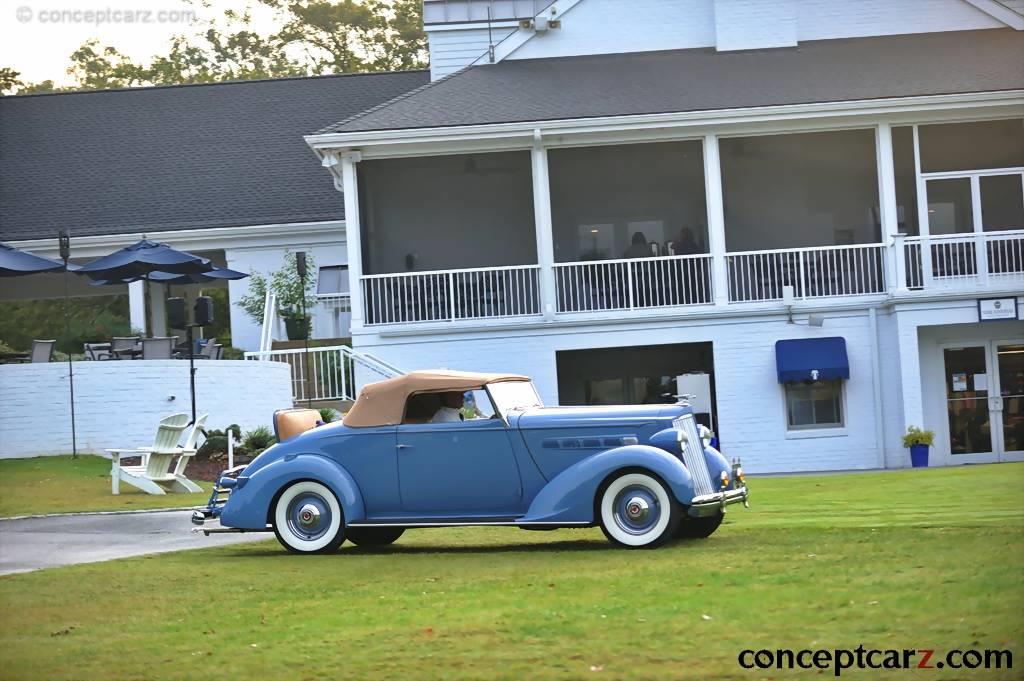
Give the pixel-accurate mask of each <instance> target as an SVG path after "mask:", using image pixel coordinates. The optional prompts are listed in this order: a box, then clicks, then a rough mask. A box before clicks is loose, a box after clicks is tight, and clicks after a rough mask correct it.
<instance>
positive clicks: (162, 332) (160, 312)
mask: <svg viewBox="0 0 1024 681" xmlns="http://www.w3.org/2000/svg"><path fill="white" fill-rule="evenodd" d="M166 298H167V285H166V284H158V283H155V282H152V281H151V282H149V300H148V301H146V302H147V304H148V305H149V318H150V319H151V320H152V322H153V332H152V334H151V335H153V336H166V335H167V300H166ZM178 340H179V341H182V340H184V338H179V339H178Z"/></svg>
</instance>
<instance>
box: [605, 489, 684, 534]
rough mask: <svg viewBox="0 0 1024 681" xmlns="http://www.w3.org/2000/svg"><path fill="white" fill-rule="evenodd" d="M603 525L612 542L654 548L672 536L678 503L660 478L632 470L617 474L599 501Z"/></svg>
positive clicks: (677, 518)
mask: <svg viewBox="0 0 1024 681" xmlns="http://www.w3.org/2000/svg"><path fill="white" fill-rule="evenodd" d="M600 513H601V529H602V530H604V535H605V536H606V537H608V539H609V540H611V541H612V542H613V543H615V544H618V545H620V546H624V547H626V548H630V549H639V548H654V547H656V546H660V545H661V544H663V543H665V542H666V541H667V540H669V539H671V538H672V537H673V536H674V535H675V533H676V528H677V527H678V525H679V519H680V511H679V504H677V503H676V501H675V499H674V498H673V497H672V493H671V492H670V491H669V489H668V488H667V487H666V486H665V483H663V482H662V481H661V480H659V479H658V478H656V477H654V476H653V475H650V474H648V473H641V472H629V473H623V474H621V475H619V476H618V477H616V478H614V479H613V480H612V481H611V482H610V483H609V484H608V486H607V487H606V488H605V490H604V492H603V493H602V494H601V501H600Z"/></svg>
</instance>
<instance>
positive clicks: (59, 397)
mask: <svg viewBox="0 0 1024 681" xmlns="http://www.w3.org/2000/svg"><path fill="white" fill-rule="evenodd" d="M196 367H197V369H198V371H197V372H196V409H197V413H199V414H204V413H209V414H210V418H209V419H208V420H207V424H208V426H209V427H211V428H215V429H223V428H224V427H225V426H228V425H230V424H232V423H237V424H238V425H239V426H241V427H242V430H251V429H252V428H255V427H257V426H268V427H272V416H273V413H274V410H276V409H282V408H287V407H290V406H291V404H292V391H291V374H290V371H289V368H288V365H286V364H283V363H280V362H255V361H243V360H235V361H231V360H221V361H216V362H209V361H204V362H197V363H196ZM74 372H75V416H76V422H77V434H78V448H79V451H81V452H96V453H102V451H103V450H104V449H106V448H114V447H144V446H146V445H150V444H152V443H153V435H154V434H155V432H156V426H157V422H158V421H159V420H160V419H161V418H163V417H164V416H169V415H170V414H173V413H177V412H188V413H190V412H191V404H190V397H189V381H188V362H183V361H180V360H166V361H152V360H151V361H135V362H129V361H108V362H75V364H74ZM171 395H173V396H174V400H173V401H170V400H168V397H169V396H171ZM69 404H70V402H69V398H68V366H67V364H66V363H58V362H51V363H49V364H7V365H4V366H0V458H3V459H5V458H18V457H29V456H40V455H51V454H68V453H70V452H71V412H70V407H69Z"/></svg>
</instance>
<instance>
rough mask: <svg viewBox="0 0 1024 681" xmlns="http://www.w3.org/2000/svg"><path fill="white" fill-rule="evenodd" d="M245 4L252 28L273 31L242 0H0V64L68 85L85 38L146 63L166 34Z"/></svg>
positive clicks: (269, 15) (31, 78)
mask: <svg viewBox="0 0 1024 681" xmlns="http://www.w3.org/2000/svg"><path fill="white" fill-rule="evenodd" d="M246 6H250V7H252V10H253V12H252V16H253V29H254V30H256V31H257V32H259V33H264V34H269V33H272V32H274V30H275V29H276V26H277V21H276V20H275V17H274V14H273V12H272V11H271V10H269V9H267V8H265V7H262V6H260V5H258V3H255V2H247V1H246V0H203V1H200V0H195V1H194V2H189V1H188V0H0V67H10V68H13V69H14V70H15V71H19V72H20V73H21V80H23V81H25V82H31V83H35V82H39V81H42V80H53V81H54V82H55V83H56V84H57V85H70V84H71V82H72V81H71V78H69V77H68V75H67V74H66V73H65V71H66V69H67V67H68V65H69V64H70V62H71V60H70V58H69V57H70V55H71V53H72V52H74V51H75V50H76V49H78V47H79V46H80V45H81V44H82V43H83V42H85V41H86V40H88V39H90V38H98V39H99V41H100V44H101V45H103V46H106V45H111V46H113V47H116V48H117V49H118V50H120V51H121V52H123V53H124V54H126V55H128V56H129V57H131V58H132V60H133V61H141V62H143V63H148V61H149V58H150V57H152V56H153V55H154V54H159V53H161V52H164V51H166V48H167V47H168V46H169V45H170V40H171V37H172V36H174V35H177V34H182V33H184V34H192V33H194V32H195V31H196V26H197V21H196V20H199V21H201V20H204V19H210V18H214V17H220V16H221V15H222V14H223V12H224V10H226V9H234V10H239V11H240V10H244V9H245V8H246Z"/></svg>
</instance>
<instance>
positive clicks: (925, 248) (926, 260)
mask: <svg viewBox="0 0 1024 681" xmlns="http://www.w3.org/2000/svg"><path fill="white" fill-rule="evenodd" d="M914 179H915V182H916V183H917V227H918V229H919V230H920V233H921V285H922V286H923V287H924V288H925V289H926V290H927V289H930V288H931V287H932V245H931V240H930V239H929V238H928V235H929V234H930V232H929V231H928V230H929V228H928V183H927V182H925V180H924V178H923V177H921V139H920V136H919V135H918V133H917V126H916V125H915V126H914Z"/></svg>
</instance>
